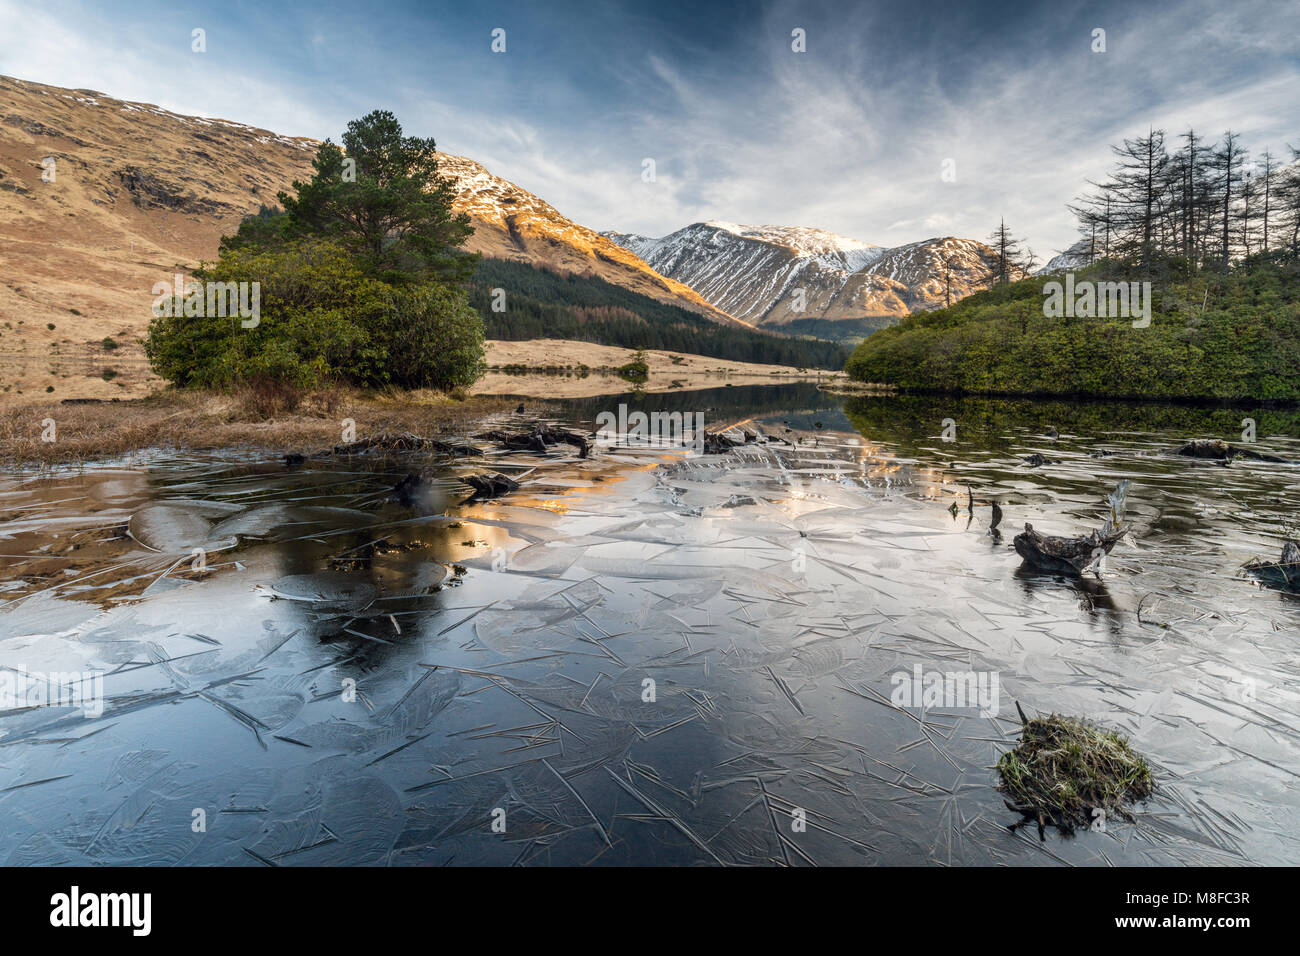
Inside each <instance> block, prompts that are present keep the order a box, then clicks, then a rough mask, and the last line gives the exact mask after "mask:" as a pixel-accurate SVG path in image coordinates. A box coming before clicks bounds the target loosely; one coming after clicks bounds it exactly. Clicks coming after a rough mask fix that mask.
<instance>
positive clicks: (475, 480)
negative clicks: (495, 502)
mask: <svg viewBox="0 0 1300 956" xmlns="http://www.w3.org/2000/svg"><path fill="white" fill-rule="evenodd" d="M460 480H461V481H463V482H465V484H467V485H469V486H470V487H471V488H473V489H474V494H473V495H472V496H471V497H472V499H473V500H477V499H481V498H500V497H501V496H502V495H507V494H509V493H510V492H512V491H518V490H519V482H517V481H515V480H514V479H513V478H507V477H506V476H505V475H503V474H500V473H499V472H493V473H491V474H484V475H462V476H461V478H460Z"/></svg>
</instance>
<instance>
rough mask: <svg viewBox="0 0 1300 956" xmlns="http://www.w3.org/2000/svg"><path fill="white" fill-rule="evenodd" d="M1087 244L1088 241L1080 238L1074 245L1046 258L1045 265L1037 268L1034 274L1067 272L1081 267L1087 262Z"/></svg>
mask: <svg viewBox="0 0 1300 956" xmlns="http://www.w3.org/2000/svg"><path fill="white" fill-rule="evenodd" d="M1088 246H1089V242H1088V240H1087V239H1086V238H1085V239H1080V240H1079V241H1078V242H1076V243H1075V244H1074V245H1072V246H1070V248H1069V249H1066V250H1065V251H1064V252H1062V253H1061V254H1060V255H1055V256H1052V258H1051V259H1049V260H1047V265H1045V266H1043V267H1042V268H1041V269H1039V270H1038V271H1037V272H1036V273H1035V275H1040V276H1041V275H1047V274H1048V273H1055V272H1068V271H1070V270H1071V269H1082V268H1083V267H1084V266H1086V265H1087V264H1088Z"/></svg>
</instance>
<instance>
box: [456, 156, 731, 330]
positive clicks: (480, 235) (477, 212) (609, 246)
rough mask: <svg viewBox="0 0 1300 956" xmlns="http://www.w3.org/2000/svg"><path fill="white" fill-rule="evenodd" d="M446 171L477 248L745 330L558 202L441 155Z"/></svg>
mask: <svg viewBox="0 0 1300 956" xmlns="http://www.w3.org/2000/svg"><path fill="white" fill-rule="evenodd" d="M438 170H439V172H440V173H441V174H442V175H443V176H444V177H446V178H447V179H450V180H451V181H452V182H453V184H454V186H455V189H456V199H455V207H456V210H457V211H458V212H464V213H467V214H468V215H469V217H470V219H471V221H472V222H473V224H474V235H473V237H472V238H471V239H470V241H469V243H468V245H467V247H468V248H469V249H471V250H473V251H475V252H481V253H483V255H485V256H492V257H495V258H498V259H518V260H520V261H523V262H528V263H531V264H533V265H543V266H548V267H550V268H553V269H558V270H560V271H563V272H580V273H589V274H594V275H596V276H599V277H600V278H602V279H604V280H605V281H606V282H611V283H613V284H615V285H620V286H623V287H624V288H628V289H631V290H632V291H634V292H640V293H641V294H642V295H646V296H649V297H650V298H652V299H658V300H659V301H661V302H670V303H672V304H673V305H680V306H683V307H685V308H688V309H691V310H692V311H695V312H700V313H703V314H704V315H706V316H707V317H708V318H710V319H713V320H714V321H716V322H721V323H723V324H726V325H740V324H743V323H740V322H737V321H736V319H734V318H733V317H732V316H730V315H728V314H727V313H726V312H725V310H722V309H720V308H719V307H717V306H715V305H713V304H711V303H709V302H708V301H707V300H706V299H705V298H704V297H703V296H702V295H701V294H700V293H699V292H698V291H696V290H694V289H692V288H690V287H689V286H687V285H684V284H683V283H682V282H681V281H679V280H676V279H672V278H668V277H665V276H663V275H660V274H658V273H657V272H655V271H654V270H653V269H651V268H650V267H649V266H647V265H646V263H645V262H644V261H643V259H642V258H641V257H639V256H638V255H637V254H635V250H629V249H627V248H626V247H624V246H622V245H620V244H618V243H615V242H612V241H611V240H610V239H608V238H606V237H605V236H604V235H602V234H601V233H598V232H596V231H595V230H594V229H588V228H587V227H586V226H583V225H579V224H578V223H576V222H573V221H572V220H571V219H568V218H566V217H565V216H563V215H561V213H560V212H559V211H558V210H557V209H556V208H555V207H554V206H552V205H551V204H550V203H548V202H546V201H545V200H543V199H540V198H539V197H537V196H535V195H533V194H532V193H530V192H529V191H528V190H526V189H523V188H521V187H520V186H516V185H515V184H514V183H512V182H510V181H509V180H506V179H502V178H501V177H500V176H497V175H494V174H493V173H491V172H489V171H488V170H487V169H486V168H485V167H484V166H483V165H481V164H480V163H477V162H475V161H474V160H472V159H466V158H465V157H464V156H452V155H449V154H446V153H440V154H439V160H438Z"/></svg>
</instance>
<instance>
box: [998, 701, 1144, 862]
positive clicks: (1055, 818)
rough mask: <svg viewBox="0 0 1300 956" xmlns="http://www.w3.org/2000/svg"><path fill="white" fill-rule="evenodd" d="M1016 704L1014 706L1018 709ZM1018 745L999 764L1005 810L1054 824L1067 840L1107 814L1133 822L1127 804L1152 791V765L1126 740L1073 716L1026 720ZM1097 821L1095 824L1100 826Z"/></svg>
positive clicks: (1102, 823) (1040, 827)
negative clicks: (1080, 828) (1079, 828)
mask: <svg viewBox="0 0 1300 956" xmlns="http://www.w3.org/2000/svg"><path fill="white" fill-rule="evenodd" d="M1017 706H1019V705H1017ZM1021 718H1022V719H1023V720H1024V727H1023V730H1022V732H1021V735H1020V744H1019V746H1017V747H1016V748H1015V749H1014V750H1011V751H1008V752H1007V753H1005V754H1003V755H1002V757H1001V759H1000V760H998V765H997V769H998V773H999V774H1001V777H1002V781H1001V783H1000V784H998V789H999V790H1001V791H1002V792H1003V793H1006V794H1007V795H1008V797H1009V799H1008V800H1007V801H1006V803H1007V806H1008V807H1010V808H1011V809H1012V810H1014V811H1016V812H1017V813H1020V814H1021V815H1022V816H1023V817H1024V819H1023V820H1021V821H1020V822H1019V823H1015V824H1012V826H1011V829H1012V830H1015V829H1016V827H1020V826H1023V825H1024V824H1026V823H1029V822H1036V823H1037V824H1038V835H1039V837H1040V838H1041V837H1043V828H1044V827H1045V826H1049V825H1050V826H1055V827H1056V828H1057V829H1059V830H1060V831H1061V832H1062V833H1063V834H1066V835H1067V836H1068V835H1070V834H1072V833H1073V832H1074V830H1075V828H1076V827H1084V828H1089V827H1098V828H1101V827H1104V826H1105V820H1106V818H1107V817H1109V816H1120V817H1123V818H1124V819H1127V820H1132V816H1131V815H1130V814H1129V813H1128V811H1127V809H1126V805H1127V804H1131V803H1135V802H1137V801H1139V800H1145V799H1146V798H1147V797H1149V796H1150V795H1151V794H1152V793H1153V792H1154V790H1155V779H1154V777H1153V776H1152V774H1151V767H1150V765H1149V764H1148V763H1147V761H1146V760H1145V759H1144V758H1143V757H1142V755H1141V754H1138V753H1136V752H1135V751H1134V750H1133V749H1132V748H1131V747H1130V746H1129V743H1128V739H1127V738H1126V737H1124V736H1122V735H1120V734H1118V733H1115V732H1114V731H1110V730H1102V729H1100V728H1098V727H1094V726H1092V725H1090V724H1088V723H1086V722H1084V721H1081V720H1076V719H1074V718H1072V717H1062V716H1059V715H1057V714H1052V715H1051V716H1049V717H1037V718H1035V719H1033V720H1029V719H1025V718H1024V712H1023V711H1022V712H1021ZM1099 821H1100V826H1099Z"/></svg>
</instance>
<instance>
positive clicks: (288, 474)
mask: <svg viewBox="0 0 1300 956" xmlns="http://www.w3.org/2000/svg"><path fill="white" fill-rule="evenodd" d="M620 402H625V403H626V404H627V405H628V406H629V408H631V409H636V410H643V411H647V412H651V411H656V410H678V411H684V412H702V413H703V414H704V416H705V420H706V422H707V423H708V425H709V427H710V428H714V427H721V426H723V425H727V424H732V423H739V422H744V423H747V427H752V426H755V425H756V426H758V427H760V428H761V429H762V430H763V431H764V432H765V433H766V434H767V435H769V436H772V437H774V438H783V439H787V440H788V441H789V442H792V444H786V443H778V442H772V443H768V444H756V445H748V446H745V447H743V448H740V449H737V450H736V451H734V452H733V453H731V454H729V455H714V456H696V455H694V454H690V455H686V454H683V453H682V452H681V451H680V450H673V449H647V448H636V447H631V448H629V447H620V446H611V445H610V443H609V442H602V443H601V445H600V448H599V453H598V454H596V455H595V456H593V457H592V458H589V459H580V458H578V457H577V456H576V455H569V454H567V452H568V451H569V449H567V448H560V449H557V450H556V451H555V452H553V453H552V454H549V455H546V456H542V455H530V454H520V453H510V454H508V455H507V454H505V453H502V452H498V451H495V450H490V449H488V448H487V445H486V444H485V445H484V449H485V453H484V456H483V458H481V459H479V460H476V461H472V462H464V461H461V462H457V463H456V464H455V465H454V466H453V465H447V464H439V463H437V462H435V461H432V460H430V459H427V458H420V457H418V456H412V455H404V456H382V457H381V456H369V455H367V456H355V457H352V458H346V459H340V460H331V459H315V460H310V461H308V463H307V464H306V465H304V466H302V467H299V468H293V469H290V468H287V467H286V466H285V465H284V464H283V463H282V462H280V461H277V460H270V461H267V460H257V459H252V458H249V457H247V456H239V455H235V454H230V453H223V454H193V453H187V454H183V455H181V454H164V453H156V454H152V455H147V456H140V457H137V458H135V459H133V460H130V461H119V462H113V463H107V464H104V465H101V466H98V467H93V468H86V469H85V470H82V471H77V472H62V473H58V474H56V475H54V476H52V477H51V476H49V475H35V474H13V475H7V476H4V477H2V478H0V689H7V690H8V692H9V693H10V695H11V697H10V699H9V702H8V703H9V705H10V706H9V707H8V709H6V710H3V711H0V862H4V863H7V864H10V865H20V864H61V863H77V864H184V865H195V864H232V865H250V866H262V865H322V864H392V865H411V864H447V863H450V864H453V865H475V864H511V863H519V864H529V865H546V864H597V865H600V864H691V863H701V864H707V865H717V864H759V865H766V864H781V865H784V864H789V865H796V866H798V865H814V864H819V865H834V864H913V863H935V864H1010V865H1023V864H1059V863H1068V864H1076V865H1103V866H1104V865H1110V864H1113V865H1124V864H1150V863H1153V864H1184V863H1210V864H1241V863H1258V864H1270V863H1272V864H1281V863H1290V862H1293V861H1294V860H1295V859H1296V858H1297V855H1298V851H1300V839H1298V838H1297V835H1296V834H1297V826H1296V823H1297V815H1298V811H1300V797H1298V796H1297V790H1296V786H1295V785H1296V778H1297V775H1298V774H1300V699H1298V695H1297V692H1296V689H1295V688H1296V683H1297V681H1296V677H1297V664H1298V663H1300V660H1298V657H1297V653H1296V642H1297V638H1298V630H1297V624H1300V598H1297V597H1295V596H1292V595H1290V594H1287V593H1283V592H1278V591H1271V590H1266V589H1263V588H1261V587H1260V586H1259V585H1257V584H1256V583H1254V582H1253V581H1252V580H1250V579H1249V578H1247V577H1246V576H1244V575H1243V574H1242V573H1241V571H1240V568H1241V565H1242V564H1244V563H1245V562H1246V561H1248V560H1250V559H1251V558H1256V557H1268V558H1274V557H1276V556H1277V554H1278V552H1279V551H1280V548H1281V543H1282V540H1283V536H1284V535H1285V534H1287V533H1288V532H1291V531H1294V525H1295V523H1296V520H1297V512H1296V503H1297V500H1300V499H1298V498H1297V491H1298V490H1300V466H1296V465H1286V464H1271V463H1265V462H1251V461H1236V462H1234V463H1232V464H1231V465H1230V466H1228V467H1224V466H1222V465H1220V464H1218V463H1215V462H1205V461H1195V460H1188V459H1183V458H1178V457H1173V456H1169V455H1167V454H1162V451H1164V450H1166V449H1169V448H1172V447H1175V446H1177V445H1180V444H1182V443H1183V442H1184V441H1186V440H1188V439H1189V438H1193V437H1218V438H1223V439H1226V440H1230V441H1233V442H1234V443H1238V444H1241V443H1242V442H1241V432H1242V429H1243V426H1242V419H1243V418H1247V417H1249V418H1252V419H1253V420H1254V421H1255V423H1256V429H1257V438H1258V440H1257V442H1256V443H1255V444H1253V445H1250V446H1249V447H1251V448H1254V449H1256V450H1259V451H1266V452H1269V453H1272V454H1276V455H1280V456H1282V457H1285V458H1292V459H1294V458H1300V440H1297V439H1296V438H1295V437H1294V436H1296V435H1300V421H1298V420H1297V419H1298V418H1300V416H1298V415H1297V414H1296V413H1295V412H1271V411H1267V410H1253V411H1252V410H1245V411H1242V410H1225V409H1197V408H1177V407H1171V406H1159V405H1147V406H1142V405H1117V404H1091V405H1074V404H1066V403H1029V402H1024V403H1011V402H995V401H987V400H978V401H977V400H969V401H958V400H954V399H918V398H899V397H892V398H855V399H848V400H845V399H843V398H838V397H834V396H830V395H827V394H825V393H821V392H818V391H817V390H816V389H815V388H813V387H809V386H803V385H794V386H782V387H777V388H770V387H769V388H760V387H755V388H727V389H717V390H713V391H709V392H695V393H689V394H685V395H681V394H678V395H672V396H662V395H647V396H637V395H629V396H625V397H622V398H613V399H610V398H600V399H591V400H584V401H578V402H572V403H569V404H568V405H567V406H565V410H564V412H563V414H562V415H561V418H562V419H563V420H565V421H572V422H586V423H590V422H591V421H592V420H594V418H595V416H596V414H597V413H599V412H601V411H606V410H611V409H616V408H617V406H618V404H619V403H620ZM945 419H947V420H950V423H947V424H945ZM945 435H946V437H947V438H950V439H951V440H945ZM1049 435H1052V436H1055V437H1048V436H1049ZM362 437H364V436H362ZM1100 452H1107V453H1111V454H1105V455H1099V454H1098V453H1100ZM1035 453H1037V454H1041V455H1042V456H1044V458H1046V459H1047V460H1048V463H1047V464H1044V465H1042V466H1039V467H1031V465H1029V464H1027V463H1026V462H1025V461H1024V459H1025V458H1026V457H1027V456H1029V455H1032V454H1035ZM485 469H486V470H500V471H503V472H507V473H510V474H513V475H515V476H516V477H517V478H518V479H519V480H520V481H521V482H522V483H523V487H522V488H521V490H520V491H518V492H516V493H514V494H512V495H509V496H508V497H505V498H502V499H499V500H495V501H487V502H471V501H467V500H466V497H467V495H468V494H469V489H468V488H466V487H464V486H463V485H462V484H461V483H459V482H458V481H456V480H455V476H456V475H457V474H464V473H468V472H471V471H483V470H485ZM412 470H423V471H424V472H425V473H426V480H425V481H424V482H423V483H422V484H421V485H420V486H419V488H418V490H417V493H416V494H415V495H414V496H413V497H411V498H400V497H398V496H394V495H393V494H392V489H393V487H394V486H395V485H396V484H397V482H398V481H399V480H400V479H401V478H402V477H403V476H404V475H406V474H407V473H408V472H410V471H412ZM1125 479H1127V480H1129V481H1130V482H1131V486H1130V489H1129V492H1128V509H1127V521H1128V523H1129V526H1130V527H1131V533H1130V535H1129V537H1128V538H1127V539H1126V540H1125V541H1124V542H1122V543H1121V544H1120V545H1118V546H1117V547H1116V548H1115V550H1114V551H1113V552H1112V554H1111V555H1110V557H1109V558H1108V559H1107V560H1106V562H1105V564H1104V566H1103V568H1102V570H1101V573H1100V576H1097V575H1089V576H1088V577H1087V578H1085V579H1083V580H1067V579H1063V578H1060V577H1055V576H1052V575H1046V574H1035V573H1031V572H1029V571H1027V570H1025V569H1024V568H1022V567H1021V562H1020V559H1019V557H1018V556H1017V555H1016V553H1015V552H1014V550H1013V549H1012V546H1011V538H1012V537H1013V536H1014V534H1015V533H1016V532H1017V531H1019V530H1020V529H1021V528H1022V527H1023V525H1024V523H1025V522H1032V523H1033V525H1034V527H1035V528H1036V529H1037V530H1039V531H1041V532H1044V533H1051V534H1079V533H1085V532H1087V531H1089V530H1091V529H1093V528H1097V527H1100V525H1101V523H1102V521H1103V520H1104V518H1105V517H1106V514H1107V506H1106V504H1105V500H1106V495H1107V494H1108V493H1109V492H1110V491H1111V490H1113V489H1114V488H1115V487H1116V485H1117V484H1118V483H1119V482H1120V481H1122V480H1125ZM968 489H969V490H968ZM972 500H973V508H969V509H968V503H969V502H970V501H972ZM992 501H997V502H998V504H999V506H1000V507H1001V509H1002V511H1003V513H1004V518H1003V521H1002V526H1001V528H1000V531H1001V532H1002V534H1000V535H998V534H991V533H990V530H989V524H990V514H991V509H990V503H991V502H992ZM954 503H955V504H957V506H958V507H957V509H956V513H955V514H954V513H953V510H952V509H951V506H952V505H953V504H954ZM934 673H939V674H948V673H953V674H959V675H974V678H975V679H976V680H977V682H978V684H979V686H980V687H982V688H983V689H984V690H985V692H986V693H985V695H984V697H983V699H981V700H967V701H955V700H948V699H945V700H942V701H939V702H938V703H934V702H931V703H930V705H929V706H926V705H925V702H924V701H922V700H919V699H918V700H916V701H910V700H903V701H902V702H901V703H900V698H899V696H898V695H899V694H900V693H902V688H905V687H911V686H912V685H911V680H912V678H913V676H914V675H917V674H921V675H925V674H934ZM972 686H973V685H972ZM74 692H76V693H77V696H74ZM42 695H44V696H42ZM1016 702H1019V703H1020V704H1021V705H1022V706H1023V707H1024V708H1025V709H1026V710H1027V711H1029V712H1031V713H1032V712H1034V711H1039V712H1043V713H1047V712H1053V711H1054V712H1059V713H1066V714H1071V715H1075V716H1083V717H1087V718H1089V719H1091V720H1093V721H1096V722H1097V723H1099V724H1102V725H1104V726H1106V727H1109V728H1113V729H1117V730H1120V731H1122V732H1124V733H1126V734H1128V735H1130V736H1131V738H1132V741H1133V744H1134V746H1135V747H1136V748H1137V749H1138V750H1140V751H1141V752H1143V753H1144V754H1145V755H1146V756H1147V757H1148V758H1149V759H1150V760H1151V762H1152V764H1153V766H1154V767H1155V769H1156V772H1157V779H1158V782H1159V788H1158V790H1157V793H1156V795H1155V796H1154V797H1153V798H1152V799H1151V800H1150V801H1148V802H1147V803H1146V804H1144V805H1142V806H1141V807H1138V808H1136V811H1135V813H1136V820H1135V822H1132V823H1130V822H1126V821H1123V820H1112V821H1109V822H1108V823H1107V825H1106V826H1105V829H1104V830H1098V831H1096V832H1091V831H1087V832H1081V833H1079V834H1077V835H1076V836H1074V837H1073V838H1063V837H1062V836H1061V835H1060V834H1058V833H1057V832H1056V831H1053V830H1048V832H1047V839H1046V841H1045V842H1040V840H1039V838H1038V836H1037V833H1036V832H1034V830H1033V828H1032V827H1031V828H1027V829H1023V830H1020V831H1017V832H1016V833H1011V832H1008V830H1007V829H1006V825H1007V824H1008V823H1011V822H1015V820H1016V819H1018V816H1017V815H1016V814H1014V813H1012V812H1011V811H1009V810H1008V809H1007V808H1006V807H1005V806H1004V804H1003V801H1002V796H1001V794H999V793H998V792H997V790H996V783H997V775H996V772H995V771H994V770H992V769H991V768H992V767H993V765H994V764H995V763H996V761H997V758H998V756H999V755H1000V754H1001V753H1003V752H1004V751H1005V750H1007V749H1009V748H1010V747H1011V746H1013V745H1014V743H1015V739H1016V735H1017V731H1018V727H1019V719H1018V717H1017V716H1016V706H1015V705H1016Z"/></svg>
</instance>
